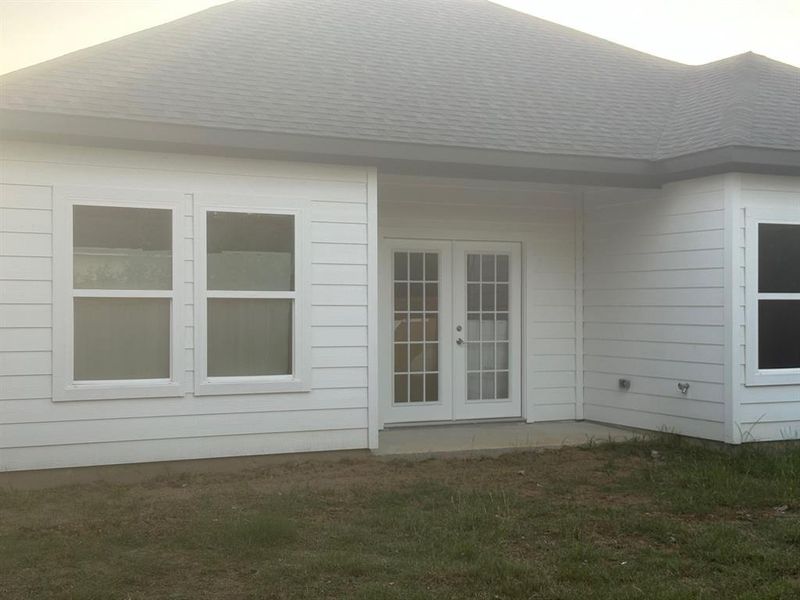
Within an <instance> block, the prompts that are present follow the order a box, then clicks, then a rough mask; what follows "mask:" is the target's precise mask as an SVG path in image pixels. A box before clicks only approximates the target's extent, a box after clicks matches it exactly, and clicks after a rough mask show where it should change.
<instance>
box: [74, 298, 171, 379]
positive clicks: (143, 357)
mask: <svg viewBox="0 0 800 600" xmlns="http://www.w3.org/2000/svg"><path fill="white" fill-rule="evenodd" d="M170 304H171V300H170V299H169V298H75V306H74V317H75V338H74V344H75V346H74V348H75V356H74V361H75V362H74V369H75V371H74V378H75V381H98V380H117V379H169V377H170V367H169V365H170V341H169V340H170Z"/></svg>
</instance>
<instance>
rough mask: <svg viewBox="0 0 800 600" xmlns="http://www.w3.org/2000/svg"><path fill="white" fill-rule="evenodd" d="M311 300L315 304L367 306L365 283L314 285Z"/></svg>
mask: <svg viewBox="0 0 800 600" xmlns="http://www.w3.org/2000/svg"><path fill="white" fill-rule="evenodd" d="M311 302H312V304H313V305H314V306H366V305H367V286H365V285H312V286H311Z"/></svg>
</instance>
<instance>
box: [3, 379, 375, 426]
mask: <svg viewBox="0 0 800 600" xmlns="http://www.w3.org/2000/svg"><path fill="white" fill-rule="evenodd" d="M0 406H1V407H2V410H0V422H2V423H5V424H10V423H47V422H53V423H56V422H62V421H96V420H104V419H109V420H111V419H129V418H151V419H155V418H159V417H175V416H184V417H191V416H194V415H220V414H239V415H246V414H250V413H271V412H283V411H308V410H331V409H351V408H366V407H367V390H366V388H337V389H314V390H312V391H310V392H309V393H307V394H296V393H281V394H241V395H226V396H196V397H193V396H191V395H187V396H186V397H183V398H157V399H147V400H137V399H117V400H93V401H91V402H52V401H51V400H50V399H49V398H47V399H18V400H6V401H4V402H3V403H2V405H0Z"/></svg>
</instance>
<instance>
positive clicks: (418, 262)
mask: <svg viewBox="0 0 800 600" xmlns="http://www.w3.org/2000/svg"><path fill="white" fill-rule="evenodd" d="M423 256H424V255H423V254H422V253H421V252H412V253H411V254H409V255H408V278H409V279H410V280H411V281H423V280H424V279H425V276H424V275H423V267H422V265H423V262H422V261H423Z"/></svg>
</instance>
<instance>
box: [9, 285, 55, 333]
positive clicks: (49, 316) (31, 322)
mask: <svg viewBox="0 0 800 600" xmlns="http://www.w3.org/2000/svg"><path fill="white" fill-rule="evenodd" d="M0 285H1V284H0ZM52 322H53V308H52V306H51V305H50V304H0V329H4V328H23V327H31V328H38V327H50V326H51V325H52Z"/></svg>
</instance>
